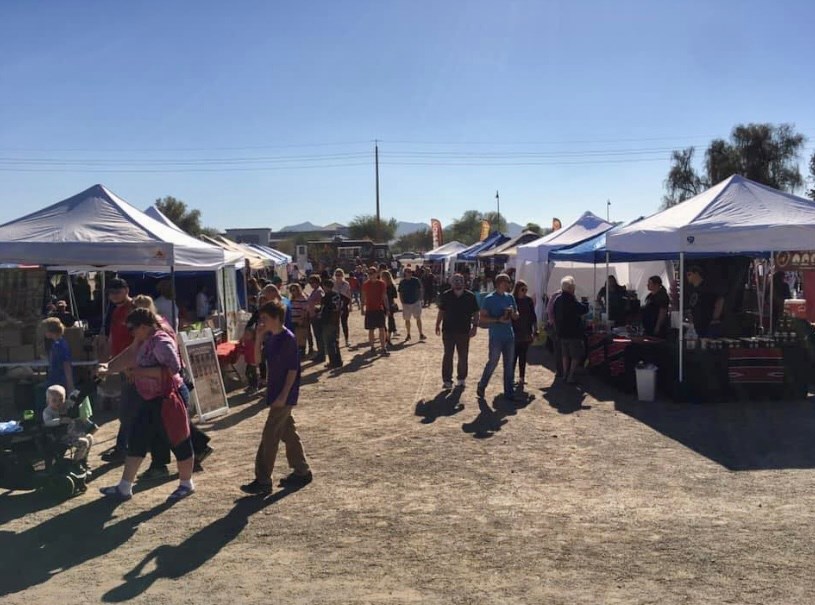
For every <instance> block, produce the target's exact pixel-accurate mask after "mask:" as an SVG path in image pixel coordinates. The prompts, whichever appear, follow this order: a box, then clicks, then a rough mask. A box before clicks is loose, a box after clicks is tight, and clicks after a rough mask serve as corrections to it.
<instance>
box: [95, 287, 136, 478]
mask: <svg viewBox="0 0 815 605" xmlns="http://www.w3.org/2000/svg"><path fill="white" fill-rule="evenodd" d="M107 291H108V301H109V302H110V304H111V305H112V309H111V311H110V312H109V313H108V325H107V330H106V332H107V336H108V350H109V351H110V357H111V359H115V358H116V357H118V356H119V355H121V354H122V353H123V352H124V351H125V350H127V348H128V347H130V345H131V344H132V343H133V335H132V334H131V333H130V330H128V328H127V316H128V315H129V314H130V312H131V311H132V310H133V308H134V307H133V300H132V299H131V298H130V289H129V287H128V285H127V282H126V281H125V280H123V279H121V278H118V277H116V278H113V279H111V280H110V281H109V282H108V284H107ZM136 411H137V393H136V391H135V387H134V386H133V384H132V382H131V381H130V380H129V379H128V377H127V376H125V375H124V374H122V391H121V396H120V397H119V432H118V433H117V435H116V446H115V447H114V448H111V449H110V450H108V451H107V452H104V453H103V454H102V460H104V461H105V462H121V461H123V460H124V458H125V455H126V453H127V443H128V435H129V434H130V427H131V425H132V424H133V420H134V418H135V414H136Z"/></svg>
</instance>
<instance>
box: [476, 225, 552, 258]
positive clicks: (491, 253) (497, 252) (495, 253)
mask: <svg viewBox="0 0 815 605" xmlns="http://www.w3.org/2000/svg"><path fill="white" fill-rule="evenodd" d="M540 237H541V236H540V234H539V233H535V232H534V231H524V232H523V233H521V234H520V235H516V236H515V237H513V238H512V239H510V240H509V241H506V242H504V243H503V244H500V245H498V246H495V248H493V249H492V250H487V251H485V252H480V253H479V254H478V258H479V260H488V259H490V258H500V257H503V258H504V259H506V257H508V256H509V254H507V252H508V251H510V250H513V249H515V248H517V247H518V246H522V245H523V244H528V243H529V242H531V241H534V240H536V239H539V238H540Z"/></svg>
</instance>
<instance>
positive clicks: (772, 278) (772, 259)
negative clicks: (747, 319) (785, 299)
mask: <svg viewBox="0 0 815 605" xmlns="http://www.w3.org/2000/svg"><path fill="white" fill-rule="evenodd" d="M767 273H768V274H769V276H770V329H769V330H768V333H769V334H770V336H772V335H773V334H775V327H774V324H773V306H774V303H775V297H774V288H775V252H770V265H769V271H768V272H767Z"/></svg>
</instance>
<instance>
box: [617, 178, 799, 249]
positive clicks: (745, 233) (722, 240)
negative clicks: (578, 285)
mask: <svg viewBox="0 0 815 605" xmlns="http://www.w3.org/2000/svg"><path fill="white" fill-rule="evenodd" d="M813 242H815V202H813V201H812V200H807V199H804V198H801V197H797V196H794V195H792V194H790V193H785V192H783V191H779V190H777V189H773V188H772V187H767V186H766V185H760V184H759V183H756V182H754V181H751V180H749V179H746V178H744V177H743V176H739V175H734V176H731V177H729V178H727V179H725V180H724V181H722V182H721V183H719V184H718V185H716V186H714V187H711V188H710V189H708V190H707V191H704V192H703V193H700V194H699V195H697V196H695V197H692V198H691V199H689V200H687V201H685V202H682V203H681V204H678V205H676V206H674V207H673V208H669V209H668V210H664V211H662V212H658V213H657V214H654V215H652V216H649V217H648V218H645V219H642V220H641V221H637V222H636V223H633V224H631V225H628V226H627V227H624V228H622V229H619V230H615V231H614V232H613V233H610V234H609V235H608V238H607V240H606V247H607V248H608V250H609V251H611V252H625V253H631V254H641V255H643V256H647V257H648V258H652V259H653V258H657V257H659V258H671V259H676V258H678V257H679V255H680V253H684V254H693V255H701V254H704V255H707V256H718V255H721V254H750V253H760V254H765V253H768V252H776V251H782V250H809V249H811V248H812V246H813Z"/></svg>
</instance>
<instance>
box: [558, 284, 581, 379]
mask: <svg viewBox="0 0 815 605" xmlns="http://www.w3.org/2000/svg"><path fill="white" fill-rule="evenodd" d="M560 290H561V295H560V296H559V297H558V299H557V301H555V309H554V310H555V330H556V331H557V335H558V338H559V339H560V348H561V351H562V355H563V372H564V374H565V375H566V382H568V383H569V384H574V383H575V371H576V370H577V367H578V366H579V365H580V362H581V361H583V356H584V355H585V344H584V342H583V337H584V334H585V329H584V326H583V316H584V315H585V314H586V313H588V312H589V309H588V307H587V306H586V305H584V304H583V303H581V302H579V301H578V300H577V298H575V295H574V278H573V277H572V276H571V275H567V276H566V277H564V278H563V279H562V280H560Z"/></svg>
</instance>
